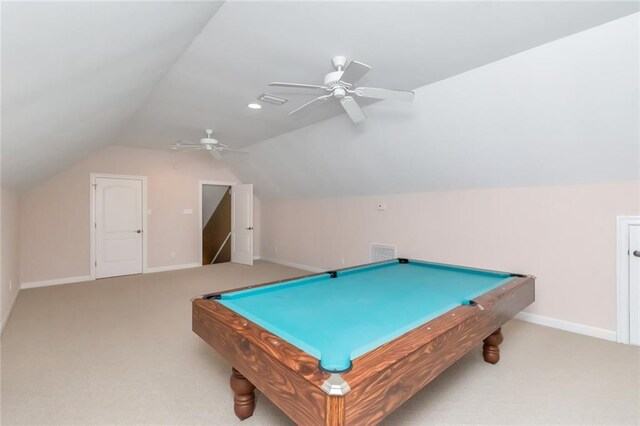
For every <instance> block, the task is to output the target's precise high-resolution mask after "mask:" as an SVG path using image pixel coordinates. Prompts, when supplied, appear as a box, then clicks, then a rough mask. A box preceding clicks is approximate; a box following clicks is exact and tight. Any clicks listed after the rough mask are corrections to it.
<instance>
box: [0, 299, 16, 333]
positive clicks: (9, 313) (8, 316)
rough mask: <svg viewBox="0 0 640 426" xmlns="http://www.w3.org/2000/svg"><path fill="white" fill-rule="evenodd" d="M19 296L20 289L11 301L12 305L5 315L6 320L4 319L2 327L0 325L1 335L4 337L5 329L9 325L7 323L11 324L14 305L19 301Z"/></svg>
mask: <svg viewBox="0 0 640 426" xmlns="http://www.w3.org/2000/svg"><path fill="white" fill-rule="evenodd" d="M19 294H20V289H18V291H16V294H15V296H13V300H11V303H10V304H9V310H8V311H7V313H6V314H5V315H4V318H2V325H0V335H2V333H4V327H5V325H7V322H9V318H10V317H11V312H13V305H15V304H16V300H18V295H19Z"/></svg>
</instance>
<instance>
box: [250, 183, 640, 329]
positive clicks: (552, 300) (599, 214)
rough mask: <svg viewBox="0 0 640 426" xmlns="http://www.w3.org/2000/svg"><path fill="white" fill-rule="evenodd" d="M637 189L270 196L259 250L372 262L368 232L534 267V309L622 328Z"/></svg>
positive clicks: (453, 257)
mask: <svg viewBox="0 0 640 426" xmlns="http://www.w3.org/2000/svg"><path fill="white" fill-rule="evenodd" d="M639 189H640V184H639V183H638V182H621V183H606V184H590V185H572V186H548V187H530V188H506V189H483V190H468V191H447V192H427V193H418V194H402V195H384V196H366V197H345V198H331V199H308V200H287V201H285V200H279V201H272V202H263V203H262V228H263V229H262V247H261V254H262V256H263V258H267V259H268V258H270V259H278V260H284V261H287V262H294V263H298V264H302V265H308V266H312V267H318V268H326V269H330V268H339V267H343V265H356V264H361V263H366V262H368V261H369V244H370V243H371V242H377V243H390V244H395V245H397V247H398V254H399V255H400V256H403V257H409V258H416V259H424V260H430V261H436V262H444V263H452V264H459V265H467V266H476V267H480V268H488V269H497V270H505V271H511V272H523V273H528V274H533V275H536V276H537V277H538V280H537V283H536V285H537V288H536V298H537V301H536V303H535V304H534V305H533V306H532V307H530V308H529V312H531V313H535V314H539V315H543V316H547V317H550V318H554V319H559V320H565V321H571V322H576V323H580V324H584V325H587V326H593V327H598V328H603V329H607V330H615V321H616V281H615V279H616V277H615V275H616V270H615V252H616V250H615V242H616V241H615V239H616V235H615V225H616V216H617V215H630V214H638V213H639V212H640V203H639ZM379 201H382V202H384V203H386V204H387V207H388V208H387V210H386V211H377V208H376V207H377V203H378V202H379ZM276 250H277V251H276ZM343 259H344V262H343Z"/></svg>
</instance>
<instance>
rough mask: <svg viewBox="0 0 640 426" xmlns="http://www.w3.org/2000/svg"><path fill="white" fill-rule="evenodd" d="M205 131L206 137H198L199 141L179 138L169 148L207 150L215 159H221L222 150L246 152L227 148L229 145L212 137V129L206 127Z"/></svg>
mask: <svg viewBox="0 0 640 426" xmlns="http://www.w3.org/2000/svg"><path fill="white" fill-rule="evenodd" d="M205 133H206V134H207V136H206V137H204V138H202V139H200V143H193V142H189V141H183V140H179V141H178V142H176V143H174V144H173V145H171V149H172V150H174V151H179V152H191V151H202V150H204V151H208V152H209V154H211V155H212V156H213V158H215V159H216V160H222V152H223V151H228V152H239V153H243V154H246V153H247V152H246V151H242V150H239V149H233V148H229V146H227V145H225V144H223V143H222V142H220V141H218V140H217V139H214V138H213V137H212V136H211V135H213V130H211V129H206V130H205Z"/></svg>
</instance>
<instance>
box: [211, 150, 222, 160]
mask: <svg viewBox="0 0 640 426" xmlns="http://www.w3.org/2000/svg"><path fill="white" fill-rule="evenodd" d="M209 154H211V156H212V157H213V158H215V159H216V160H222V154H221V153H220V151H218V150H217V149H212V150H210V151H209Z"/></svg>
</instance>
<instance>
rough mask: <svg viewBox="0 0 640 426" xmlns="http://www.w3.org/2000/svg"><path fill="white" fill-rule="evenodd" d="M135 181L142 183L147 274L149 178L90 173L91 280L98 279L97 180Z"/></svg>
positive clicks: (145, 266) (143, 237) (143, 230)
mask: <svg viewBox="0 0 640 426" xmlns="http://www.w3.org/2000/svg"><path fill="white" fill-rule="evenodd" d="M98 178H107V179H135V180H141V181H142V273H143V274H146V273H147V269H148V267H147V234H148V233H149V232H148V228H147V216H148V215H149V214H148V210H147V177H146V176H134V175H116V174H110V173H89V200H90V201H89V209H90V216H89V219H90V220H89V241H90V242H89V245H90V248H89V253H90V254H89V262H90V263H89V267H90V271H91V274H90V275H91V279H92V280H95V279H96V228H95V223H96V185H97V184H96V179H98Z"/></svg>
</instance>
